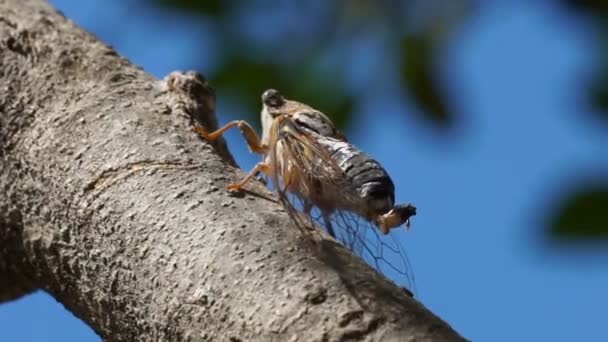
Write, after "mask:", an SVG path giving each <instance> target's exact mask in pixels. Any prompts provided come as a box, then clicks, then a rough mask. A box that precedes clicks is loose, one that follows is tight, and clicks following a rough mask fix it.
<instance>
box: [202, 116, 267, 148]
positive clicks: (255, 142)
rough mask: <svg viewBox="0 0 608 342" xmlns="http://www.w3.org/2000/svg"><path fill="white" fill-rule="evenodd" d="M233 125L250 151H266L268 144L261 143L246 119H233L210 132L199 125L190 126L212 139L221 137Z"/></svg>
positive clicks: (207, 138) (209, 139)
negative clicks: (239, 131) (238, 130)
mask: <svg viewBox="0 0 608 342" xmlns="http://www.w3.org/2000/svg"><path fill="white" fill-rule="evenodd" d="M234 126H237V127H238V128H239V129H240V130H241V133H242V134H243V137H244V138H245V140H246V141H247V146H248V147H249V150H250V151H251V152H255V153H266V152H268V146H267V145H264V144H262V141H261V140H260V137H259V136H258V134H257V133H256V132H255V131H254V130H253V127H251V125H249V124H248V123H247V122H246V121H243V120H235V121H232V122H229V123H228V124H226V126H224V127H222V128H220V129H218V130H217V131H215V132H211V133H208V132H207V131H206V130H205V129H204V128H203V127H201V126H194V127H192V130H193V131H195V132H196V133H198V134H199V135H200V136H201V137H203V138H204V139H205V140H207V141H213V140H215V139H217V138H219V137H221V136H222V134H224V132H226V131H227V130H229V129H230V128H232V127H234Z"/></svg>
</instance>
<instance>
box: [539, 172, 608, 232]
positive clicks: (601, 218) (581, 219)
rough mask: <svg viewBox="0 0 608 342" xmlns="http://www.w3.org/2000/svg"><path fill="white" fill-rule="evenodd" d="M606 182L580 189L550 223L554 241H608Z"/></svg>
mask: <svg viewBox="0 0 608 342" xmlns="http://www.w3.org/2000/svg"><path fill="white" fill-rule="evenodd" d="M607 185H608V182H598V183H595V184H593V183H591V184H586V185H582V186H579V189H578V190H576V192H575V193H573V194H571V195H570V198H569V199H568V200H567V201H566V202H565V203H562V204H561V208H558V210H557V211H556V212H557V215H555V216H554V217H553V218H552V222H550V223H549V226H550V227H551V235H552V236H553V237H554V238H557V239H564V238H565V239H570V238H577V239H590V240H594V239H595V240H596V239H597V238H603V239H606V238H608V186H607Z"/></svg>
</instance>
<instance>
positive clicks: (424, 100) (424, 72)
mask: <svg viewBox="0 0 608 342" xmlns="http://www.w3.org/2000/svg"><path fill="white" fill-rule="evenodd" d="M434 52H435V48H434V44H433V42H432V39H431V38H430V36H428V35H424V34H419V35H408V36H405V37H404V38H402V40H401V79H402V82H403V84H404V86H405V87H406V89H407V91H408V92H409V95H411V96H412V97H413V99H414V101H415V103H416V104H417V105H418V106H419V107H420V108H421V109H422V110H423V114H424V118H425V119H427V120H428V121H430V122H431V123H433V124H435V126H437V127H439V128H450V127H451V126H452V125H453V124H454V119H455V117H454V115H453V113H452V112H450V110H449V106H448V104H447V103H446V101H445V98H444V94H443V92H442V91H441V88H440V86H439V84H438V80H437V79H436V77H435V75H434V73H435V67H434V60H435V55H434Z"/></svg>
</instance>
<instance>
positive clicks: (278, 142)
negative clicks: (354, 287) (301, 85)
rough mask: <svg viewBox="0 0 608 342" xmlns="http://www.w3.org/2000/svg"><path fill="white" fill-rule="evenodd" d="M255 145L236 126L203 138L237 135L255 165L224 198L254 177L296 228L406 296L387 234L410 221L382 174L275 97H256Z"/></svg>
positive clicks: (403, 267) (406, 271)
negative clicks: (255, 157) (321, 238)
mask: <svg viewBox="0 0 608 342" xmlns="http://www.w3.org/2000/svg"><path fill="white" fill-rule="evenodd" d="M262 105H263V107H262V111H261V121H262V131H263V132H262V137H261V138H260V137H259V136H258V134H257V133H256V132H255V130H254V129H253V127H252V126H251V125H250V124H248V123H247V122H246V121H243V120H236V121H232V122H230V123H228V124H227V125H225V126H223V127H222V128H220V129H218V130H216V131H214V132H207V131H206V130H205V129H203V128H202V127H200V126H195V127H194V130H195V131H196V132H197V133H199V134H200V135H201V136H202V137H203V138H205V139H206V140H208V141H213V140H215V139H217V138H219V137H220V136H221V135H222V134H223V133H224V132H226V131H227V130H228V129H230V128H232V127H238V128H239V129H240V130H241V132H242V134H243V136H244V138H245V140H246V141H247V144H248V146H249V149H250V150H251V151H252V152H255V153H259V154H261V155H262V156H263V158H262V161H261V162H259V163H257V164H256V165H255V167H254V168H253V169H252V170H251V171H250V172H249V173H248V174H247V175H246V176H245V177H244V178H243V179H242V180H241V181H239V182H237V183H233V184H230V185H229V186H228V189H229V190H232V191H239V190H242V189H243V188H244V187H245V185H246V184H247V183H248V182H249V181H251V180H252V179H255V177H256V176H257V175H258V174H259V173H263V174H265V175H266V176H267V177H268V178H269V179H270V180H271V181H272V186H273V187H274V190H275V191H276V193H277V194H278V196H279V198H280V200H281V202H282V203H283V205H284V206H285V208H286V209H287V210H288V212H289V213H290V216H291V217H292V218H294V220H296V223H298V224H302V223H305V221H306V220H308V221H310V223H312V224H313V225H315V226H321V227H323V228H324V229H325V230H326V232H327V233H328V234H329V235H330V236H331V237H333V238H334V239H336V240H337V241H339V242H340V243H342V244H343V245H344V246H345V247H347V248H349V249H350V250H351V251H353V252H354V253H356V254H357V255H359V256H360V257H361V258H363V259H364V260H365V261H367V262H368V263H369V264H370V265H371V266H372V267H375V268H376V269H377V270H378V271H380V272H381V273H384V274H385V275H386V276H387V277H389V278H391V279H393V280H395V281H396V282H397V283H398V284H399V285H401V286H407V287H408V288H409V289H412V288H413V287H414V286H415V285H414V279H413V273H412V269H411V266H410V264H409V261H408V259H407V256H406V254H405V251H404V250H403V248H402V246H401V244H400V243H399V241H398V240H397V239H395V238H394V237H393V236H391V235H392V234H389V232H390V230H391V228H394V227H399V226H401V225H404V224H405V226H406V228H407V229H409V222H410V217H411V216H413V215H415V214H416V208H415V207H414V206H412V205H411V204H403V205H395V187H394V184H393V182H392V180H391V178H390V176H389V175H388V173H387V172H386V170H385V169H384V168H383V167H382V166H381V165H380V163H378V162H377V161H376V160H374V159H373V158H372V157H370V156H369V155H367V154H365V153H364V152H362V151H361V150H359V149H358V148H356V147H355V146H354V145H352V144H351V143H349V142H348V141H347V139H346V137H345V136H344V135H343V134H342V133H341V132H340V131H339V130H338V129H336V127H335V125H334V124H333V123H332V121H331V120H330V119H329V118H328V117H327V116H326V115H325V114H323V113H322V112H320V111H318V110H316V109H314V108H312V107H310V106H308V105H306V104H303V103H300V102H297V101H293V100H287V99H286V98H284V97H283V96H282V95H281V94H280V93H279V92H278V91H277V90H274V89H269V90H266V91H265V92H264V93H263V94H262Z"/></svg>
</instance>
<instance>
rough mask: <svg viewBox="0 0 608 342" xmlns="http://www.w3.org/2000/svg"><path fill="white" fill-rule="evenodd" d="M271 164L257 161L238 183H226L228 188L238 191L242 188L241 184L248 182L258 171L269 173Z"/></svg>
mask: <svg viewBox="0 0 608 342" xmlns="http://www.w3.org/2000/svg"><path fill="white" fill-rule="evenodd" d="M271 170H272V169H271V166H270V165H268V164H266V163H265V162H259V163H257V164H256V165H255V167H254V168H253V169H252V170H251V171H249V173H248V174H247V175H246V176H245V177H244V178H243V179H242V180H241V181H240V182H238V183H232V184H228V190H232V191H239V190H241V189H242V188H243V186H244V185H245V184H246V183H247V182H249V181H250V180H251V179H252V178H254V177H255V176H257V174H258V173H259V172H264V173H265V174H267V175H268V174H270V171H271Z"/></svg>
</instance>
